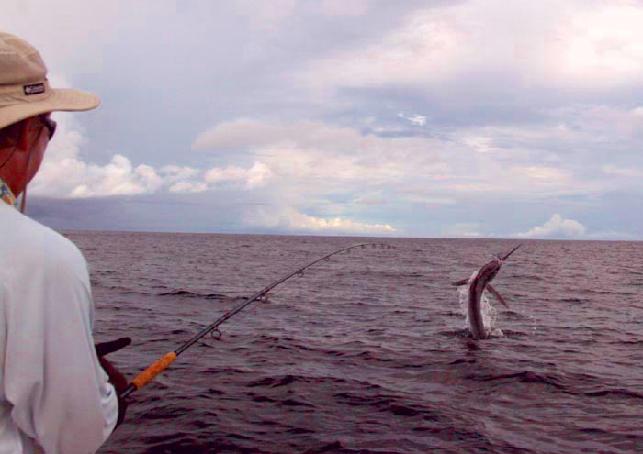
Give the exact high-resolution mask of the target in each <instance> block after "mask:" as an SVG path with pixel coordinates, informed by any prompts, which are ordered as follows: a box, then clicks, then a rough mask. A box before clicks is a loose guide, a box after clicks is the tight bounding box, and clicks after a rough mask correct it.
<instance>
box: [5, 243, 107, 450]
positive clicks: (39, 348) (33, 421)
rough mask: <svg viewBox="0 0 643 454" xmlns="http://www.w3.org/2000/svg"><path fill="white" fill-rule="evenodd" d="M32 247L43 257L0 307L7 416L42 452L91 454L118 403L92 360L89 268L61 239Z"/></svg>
mask: <svg viewBox="0 0 643 454" xmlns="http://www.w3.org/2000/svg"><path fill="white" fill-rule="evenodd" d="M47 240H49V241H47ZM35 249H39V250H41V251H42V252H43V256H41V257H31V260H29V262H31V263H32V267H31V268H32V269H31V270H30V274H24V273H20V274H19V275H24V276H28V277H27V278H26V280H25V282H16V283H12V285H11V294H10V295H9V296H10V298H11V299H12V300H13V301H12V304H9V305H8V308H7V309H6V311H7V314H6V318H7V342H6V363H5V370H4V379H5V389H6V396H7V399H8V400H9V402H11V403H12V404H13V408H12V412H11V416H12V418H13V420H14V422H15V423H16V425H17V426H18V427H19V428H20V429H21V430H22V431H23V432H24V433H25V434H26V435H27V436H29V437H31V438H33V439H34V440H35V441H36V442H37V443H38V444H39V445H40V446H41V447H42V448H43V449H44V451H45V452H47V453H61V454H74V453H83V454H86V453H90V452H95V451H96V450H97V449H98V448H99V447H100V446H101V445H102V444H103V443H104V442H105V440H106V439H107V437H109V435H110V434H111V432H112V431H113V429H114V427H115V425H116V420H117V417H118V402H117V396H116V392H115V390H114V388H113V387H112V385H111V384H110V383H109V382H108V380H107V374H106V373H105V372H104V371H103V369H102V368H101V367H100V365H99V363H98V360H97V357H96V352H95V348H94V340H93V336H92V325H93V302H92V299H91V292H90V287H89V285H90V284H89V277H88V273H87V266H86V263H85V260H84V258H83V257H82V254H81V253H80V251H78V249H77V248H76V247H75V246H73V245H72V244H71V243H70V242H68V241H67V240H65V239H63V238H62V237H60V238H56V239H55V241H51V239H50V238H47V239H45V240H44V241H43V245H42V248H35ZM34 263H35V264H36V265H37V264H38V263H40V264H41V266H34V265H33V264H34Z"/></svg>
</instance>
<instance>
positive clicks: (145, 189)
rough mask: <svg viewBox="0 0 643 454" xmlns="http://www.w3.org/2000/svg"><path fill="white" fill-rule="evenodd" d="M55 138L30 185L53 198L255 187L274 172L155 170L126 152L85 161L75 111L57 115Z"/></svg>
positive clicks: (261, 168) (258, 167) (258, 166)
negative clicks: (105, 159)
mask: <svg viewBox="0 0 643 454" xmlns="http://www.w3.org/2000/svg"><path fill="white" fill-rule="evenodd" d="M55 119H56V121H57V122H58V128H57V130H56V136H55V137H54V139H53V140H52V142H51V143H50V144H49V146H48V148H47V152H46V155H45V160H44V162H43V164H42V167H41V169H40V172H39V173H38V174H37V176H36V178H35V179H34V181H33V182H32V183H31V185H30V187H29V189H30V192H31V193H32V194H36V195H46V196H52V197H71V198H82V197H104V196H112V195H137V194H153V193H158V192H163V191H168V192H171V193H195V192H203V191H206V190H208V189H214V188H216V187H217V186H219V185H222V184H233V185H238V186H240V187H243V188H246V189H254V188H258V187H261V186H263V185H265V184H267V183H268V181H269V179H270V178H271V175H272V172H271V170H270V169H269V168H268V166H267V165H266V164H264V163H262V162H259V161H256V162H255V163H254V164H253V165H252V167H250V168H248V169H244V168H242V167H237V166H228V167H224V168H219V167H213V168H211V169H209V170H206V171H202V170H199V169H195V168H192V167H187V166H178V165H166V166H164V167H161V168H160V169H159V168H154V167H152V166H150V165H147V164H138V165H133V164H132V162H131V160H130V159H129V158H127V157H126V156H124V155H122V154H115V155H114V156H112V158H111V160H110V161H109V162H108V163H107V164H104V165H99V164H96V163H92V162H91V161H89V160H85V159H84V157H83V156H82V155H81V149H82V148H83V147H84V146H85V145H86V142H87V141H86V139H85V137H84V135H83V130H82V128H81V127H80V126H79V125H78V124H77V123H76V121H75V119H74V116H73V115H71V114H61V115H55Z"/></svg>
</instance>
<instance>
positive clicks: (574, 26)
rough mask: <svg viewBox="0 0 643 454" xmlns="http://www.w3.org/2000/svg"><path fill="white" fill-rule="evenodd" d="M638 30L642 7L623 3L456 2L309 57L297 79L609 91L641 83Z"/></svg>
mask: <svg viewBox="0 0 643 454" xmlns="http://www.w3.org/2000/svg"><path fill="white" fill-rule="evenodd" d="M642 22H643V8H641V7H640V5H639V4H636V3H634V2H625V1H623V2H611V3H610V2H602V1H593V0H590V1H584V0H583V1H581V0H572V1H568V2H566V3H565V4H561V3H560V2H557V1H553V0H544V1H541V2H538V3H532V4H530V3H528V2H513V3H510V4H508V3H507V2H504V1H500V0H470V1H466V2H458V3H455V4H452V5H449V6H444V7H430V8H426V9H425V10H421V11H416V12H415V13H414V14H412V15H409V17H408V19H407V20H406V22H405V23H404V24H403V25H402V26H401V27H399V28H398V29H395V30H392V31H389V32H388V33H385V34H383V36H382V37H381V39H380V40H379V41H377V42H374V43H370V45H368V46H362V47H360V48H356V49H343V50H340V51H337V52H335V53H334V54H331V55H327V56H324V57H323V58H319V59H316V60H314V61H312V62H310V64H309V65H308V67H307V68H306V70H304V71H302V72H300V73H298V74H297V75H296V80H297V81H299V82H300V83H303V84H304V85H307V86H309V87H311V88H314V89H317V90H322V91H328V90H330V91H336V90H338V89H340V88H341V87H376V86H387V85H388V86H407V87H408V86H413V87H415V88H418V87H424V90H425V91H427V92H431V91H434V90H435V89H436V88H438V87H440V86H443V85H444V84H453V83H455V84H461V85H463V86H465V87H466V85H468V84H470V83H472V80H471V76H474V75H478V76H482V77H483V78H484V77H485V76H486V75H492V76H500V77H501V78H502V79H503V80H504V81H510V84H511V85H513V88H514V89H516V88H518V87H527V88H531V87H534V86H536V85H541V86H549V87H551V88H554V87H559V88H561V87H564V88H567V89H571V88H578V87H579V86H580V87H584V88H588V89H591V90H606V89H607V90H609V89H610V88H611V87H613V86H615V85H617V84H623V83H636V82H640V81H641V80H643V77H642V73H643V44H641V43H643V29H641V27H640V24H641V23H642ZM483 83H486V82H483ZM507 88H510V89H511V88H512V87H507V86H506V85H505V86H496V89H500V90H506V89H507ZM465 89H466V88H465ZM466 91H467V93H471V90H469V89H466Z"/></svg>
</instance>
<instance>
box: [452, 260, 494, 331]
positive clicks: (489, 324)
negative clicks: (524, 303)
mask: <svg viewBox="0 0 643 454" xmlns="http://www.w3.org/2000/svg"><path fill="white" fill-rule="evenodd" d="M477 275H478V271H474V272H473V273H472V274H471V276H470V277H469V280H468V281H467V283H466V284H465V285H461V286H459V287H458V303H459V304H460V312H461V313H462V314H463V315H464V325H465V327H466V328H467V329H468V328H469V284H470V283H471V281H472V280H474V279H475V278H476V276H477ZM480 310H481V312H482V324H483V325H484V328H485V331H487V332H488V333H491V336H492V337H502V336H503V333H502V330H501V329H500V328H497V327H496V326H495V325H496V319H497V318H498V311H497V310H496V308H495V307H494V306H493V304H491V301H490V298H489V292H487V291H486V290H485V291H484V292H483V293H482V296H481V297H480Z"/></svg>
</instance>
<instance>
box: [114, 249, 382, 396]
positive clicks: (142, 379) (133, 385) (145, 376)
mask: <svg viewBox="0 0 643 454" xmlns="http://www.w3.org/2000/svg"><path fill="white" fill-rule="evenodd" d="M378 245H379V246H388V245H384V244H383V243H361V244H355V245H353V246H349V247H344V248H341V249H337V250H336V251H333V252H331V253H330V254H326V255H325V256H323V257H321V258H319V259H317V260H314V261H312V262H310V263H308V264H307V265H304V266H302V267H301V268H298V269H296V270H295V271H293V272H292V273H289V274H287V275H285V276H284V277H282V278H279V279H277V280H276V281H274V282H271V283H270V284H268V285H267V286H266V287H264V288H263V289H262V290H259V291H258V292H257V293H255V294H254V295H252V296H251V297H249V298H248V299H246V301H244V302H243V303H241V304H239V305H238V306H236V307H234V308H232V309H231V310H229V311H228V312H226V313H225V314H223V315H222V316H221V317H219V318H218V319H217V320H216V321H215V322H213V323H211V324H210V325H208V326H206V327H205V328H203V329H202V330H201V331H199V332H198V333H197V334H196V335H194V337H192V338H191V339H190V340H188V341H186V342H184V343H183V344H182V345H181V346H180V347H179V348H177V349H176V350H174V351H171V352H169V353H166V354H165V355H163V356H162V357H161V358H159V359H157V360H156V361H154V362H153V363H152V364H150V365H149V366H148V367H147V369H145V370H144V371H143V372H141V373H139V374H138V375H137V376H136V377H135V378H134V379H133V380H132V381H131V382H130V383H129V385H128V386H127V388H126V389H125V390H124V391H123V392H122V393H121V397H127V396H129V395H130V394H132V393H133V392H135V391H138V390H139V389H141V388H142V387H143V386H145V385H147V384H148V383H149V382H151V381H152V380H153V379H154V377H156V376H157V375H158V374H160V373H161V372H163V371H164V370H165V369H167V368H168V367H169V366H170V364H172V363H173V362H174V360H176V358H177V356H179V355H180V354H181V353H183V352H184V351H185V350H187V349H188V348H190V347H191V346H192V345H194V344H195V343H196V342H197V341H198V340H199V339H201V338H203V337H204V336H206V335H208V334H210V333H213V334H214V333H217V332H218V333H219V336H218V337H219V338H220V337H221V331H219V326H220V325H221V324H223V323H224V322H225V321H226V320H228V319H229V318H231V317H233V316H235V315H236V314H238V313H239V312H241V311H242V310H243V309H245V308H246V307H247V306H249V305H251V304H252V303H254V302H255V301H266V295H267V294H268V292H270V291H271V290H272V289H274V288H275V287H277V286H278V285H279V284H283V283H284V282H286V281H287V280H289V279H290V278H292V277H293V276H297V275H303V273H304V271H305V270H306V269H308V268H310V267H311V266H313V265H315V264H316V263H319V262H321V261H323V260H328V259H329V258H331V257H332V256H333V255H336V254H339V253H341V252H347V251H350V250H351V249H356V248H365V247H366V246H378ZM388 247H389V248H390V247H391V246H388Z"/></svg>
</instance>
